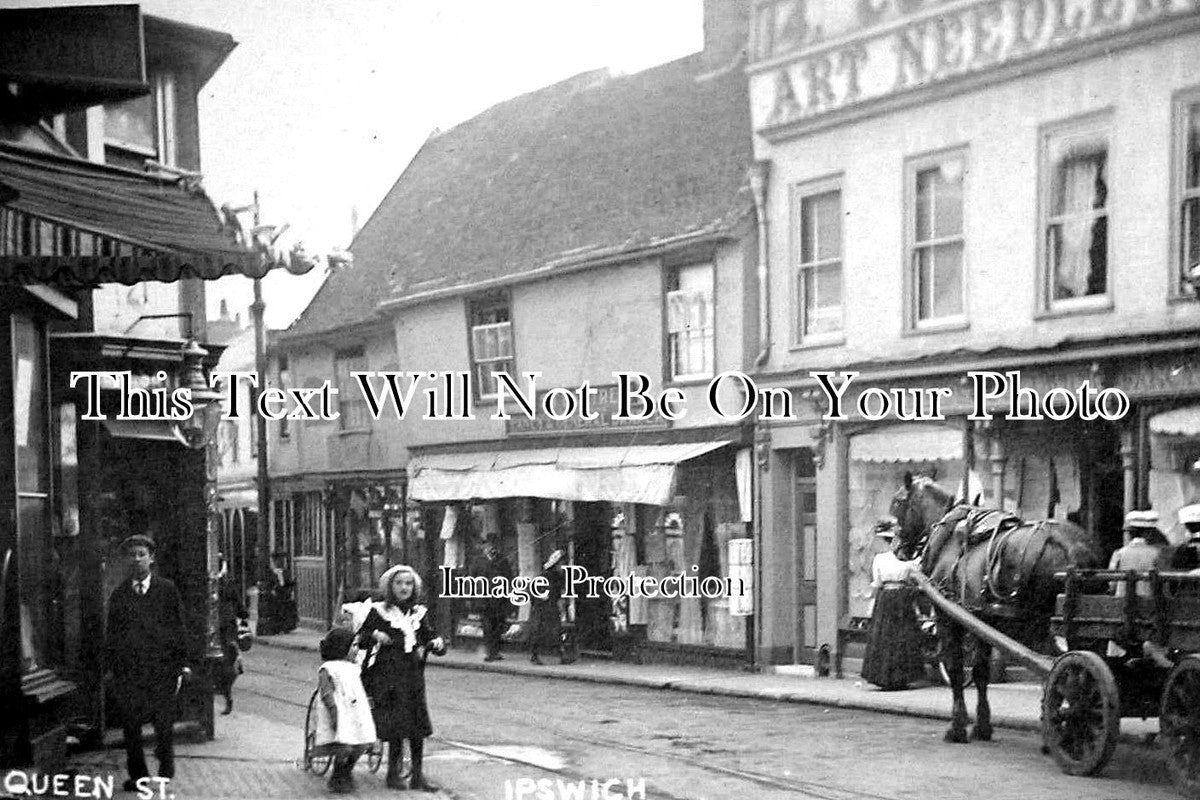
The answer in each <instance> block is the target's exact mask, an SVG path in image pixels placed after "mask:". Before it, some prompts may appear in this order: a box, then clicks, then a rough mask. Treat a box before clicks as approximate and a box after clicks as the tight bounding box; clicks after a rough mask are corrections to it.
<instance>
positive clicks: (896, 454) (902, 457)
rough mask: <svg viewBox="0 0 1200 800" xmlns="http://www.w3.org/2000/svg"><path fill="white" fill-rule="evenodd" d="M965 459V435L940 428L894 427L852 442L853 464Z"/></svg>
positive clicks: (933, 426)
mask: <svg viewBox="0 0 1200 800" xmlns="http://www.w3.org/2000/svg"><path fill="white" fill-rule="evenodd" d="M962 456H963V433H962V431H961V430H955V429H954V428H944V427H942V426H940V425H921V424H918V423H912V424H907V425H891V426H889V427H886V428H882V429H879V430H873V431H871V432H869V433H860V434H858V435H857V436H853V437H851V439H850V458H851V460H853V461H873V462H876V463H883V464H890V463H904V462H909V461H954V460H957V459H961V458H962Z"/></svg>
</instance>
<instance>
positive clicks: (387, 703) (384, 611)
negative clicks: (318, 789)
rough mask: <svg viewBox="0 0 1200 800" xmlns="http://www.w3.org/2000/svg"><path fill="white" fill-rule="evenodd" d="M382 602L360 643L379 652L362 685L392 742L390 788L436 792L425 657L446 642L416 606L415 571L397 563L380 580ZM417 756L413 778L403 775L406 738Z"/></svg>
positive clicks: (384, 735)
mask: <svg viewBox="0 0 1200 800" xmlns="http://www.w3.org/2000/svg"><path fill="white" fill-rule="evenodd" d="M379 593H380V596H381V597H382V598H383V599H382V600H381V601H379V602H377V603H374V604H373V605H372V607H371V611H370V612H369V613H368V614H367V618H366V620H365V621H364V622H363V624H362V628H360V629H359V643H360V645H361V646H362V647H364V648H372V647H374V648H375V652H374V653H372V654H371V655H370V656H368V660H367V666H366V668H365V670H364V672H363V676H364V680H363V683H364V684H365V685H366V689H367V694H368V695H369V696H370V697H371V707H372V712H373V713H374V716H375V728H376V730H377V731H378V734H379V738H380V739H383V740H384V741H386V742H387V743H388V771H387V786H388V788H389V789H405V788H410V789H417V790H420V791H423V792H436V791H437V787H436V786H434V785H433V784H431V783H429V781H428V780H426V779H425V773H424V770H423V761H424V753H425V737H427V736H430V735H432V733H433V725H432V723H431V722H430V720H429V708H428V706H427V705H426V704H425V653H426V652H432V653H435V654H437V655H442V654H444V653H445V651H446V650H445V643H444V642H443V641H442V638H441V637H440V636H438V635H437V632H436V631H434V629H433V626H432V624H431V620H430V619H429V613H428V609H427V608H426V607H425V606H424V605H422V604H421V603H418V602H417V599H418V598H419V597H420V593H421V578H420V576H418V575H417V573H416V571H414V570H413V568H412V567H409V566H407V565H404V564H398V565H396V566H394V567H391V568H390V569H388V570H387V571H386V572H384V573H383V575H381V576H380V578H379ZM405 739H407V740H408V745H409V753H410V755H411V757H412V778H411V780H410V781H409V785H408V786H407V787H406V786H405V785H404V781H403V779H402V778H401V777H400V765H401V759H402V756H403V753H404V740H405Z"/></svg>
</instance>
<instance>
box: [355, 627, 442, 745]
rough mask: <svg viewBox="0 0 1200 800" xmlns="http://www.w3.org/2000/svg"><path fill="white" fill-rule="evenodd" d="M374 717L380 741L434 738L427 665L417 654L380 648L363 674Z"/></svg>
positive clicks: (397, 648) (398, 649)
mask: <svg viewBox="0 0 1200 800" xmlns="http://www.w3.org/2000/svg"><path fill="white" fill-rule="evenodd" d="M363 687H364V688H365V689H366V690H367V695H368V696H369V697H370V699H371V714H372V716H373V717H374V718H375V730H376V732H377V733H378V736H379V738H380V739H383V740H384V741H395V740H397V739H424V738H425V737H426V736H431V735H432V734H433V725H432V723H431V722H430V719H429V708H428V706H427V705H426V704H425V665H424V664H423V663H422V661H421V659H420V658H419V657H418V656H417V655H416V654H415V653H405V652H403V651H402V650H401V649H400V648H399V647H396V648H395V649H393V648H391V647H384V648H381V649H380V651H379V653H378V654H377V656H376V658H375V664H374V666H372V667H371V668H370V669H368V670H366V671H365V672H364V673H363Z"/></svg>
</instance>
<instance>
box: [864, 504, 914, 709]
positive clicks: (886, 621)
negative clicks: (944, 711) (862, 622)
mask: <svg viewBox="0 0 1200 800" xmlns="http://www.w3.org/2000/svg"><path fill="white" fill-rule="evenodd" d="M875 535H876V536H878V537H879V538H880V539H882V540H883V541H885V542H887V544H888V549H887V550H885V551H884V552H882V553H879V554H878V555H876V556H875V559H874V561H873V562H872V563H871V588H872V590H873V591H874V593H875V609H874V611H873V612H872V614H871V630H870V634H869V635H868V638H867V652H866V655H865V656H864V657H863V666H862V678H863V680H865V681H867V682H868V683H873V684H875V685H876V686H879V687H880V688H882V689H888V690H892V689H903V688H905V687H907V686H908V684H910V683H912V682H914V681H917V680H920V679H921V678H922V677H923V676H924V675H925V661H924V658H923V657H922V655H921V638H920V637H921V631H920V627H919V624H918V622H917V613H916V609H915V607H914V604H915V602H916V600H917V598H918V597H919V596H920V590H919V589H918V588H917V587H916V585H915V584H913V583H912V581H911V580H910V578H911V576H912V574H913V571H914V570H915V569H916V565H915V562H912V561H901V560H900V559H899V558H898V557H897V556H896V553H895V551H894V549H893V548H892V540H893V539H894V538H895V535H896V533H895V526H894V524H887V523H881V524H880V525H879V526H877V527H876V533H875Z"/></svg>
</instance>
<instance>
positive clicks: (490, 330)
mask: <svg viewBox="0 0 1200 800" xmlns="http://www.w3.org/2000/svg"><path fill="white" fill-rule="evenodd" d="M467 315H468V317H469V322H470V329H471V340H470V345H471V355H470V358H471V376H472V379H473V382H474V384H475V391H476V392H478V394H479V397H481V398H484V397H494V396H495V395H496V392H497V389H496V379H495V377H493V373H496V372H504V373H507V374H508V375H509V376H510V377H513V378H515V377H516V370H517V366H516V358H515V356H514V354H513V330H512V308H511V305H510V302H509V297H508V295H507V294H496V295H486V296H483V297H477V298H474V299H472V300H470V301H468V304H467Z"/></svg>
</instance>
